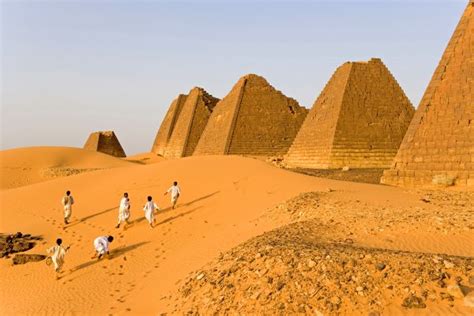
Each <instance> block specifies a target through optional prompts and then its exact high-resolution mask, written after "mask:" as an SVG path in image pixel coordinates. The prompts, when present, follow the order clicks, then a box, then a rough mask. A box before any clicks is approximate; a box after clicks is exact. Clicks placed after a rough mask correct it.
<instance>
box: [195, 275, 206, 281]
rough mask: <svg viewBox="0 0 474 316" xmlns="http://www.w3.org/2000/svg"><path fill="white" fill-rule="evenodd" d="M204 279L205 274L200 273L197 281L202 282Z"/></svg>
mask: <svg viewBox="0 0 474 316" xmlns="http://www.w3.org/2000/svg"><path fill="white" fill-rule="evenodd" d="M202 278H204V273H200V274H198V276H197V277H196V280H198V281H199V280H201V279H202Z"/></svg>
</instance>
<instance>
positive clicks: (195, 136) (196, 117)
mask: <svg viewBox="0 0 474 316" xmlns="http://www.w3.org/2000/svg"><path fill="white" fill-rule="evenodd" d="M218 101H219V99H217V98H215V97H213V96H212V95H210V94H209V93H207V92H206V91H205V90H204V89H202V88H198V87H195V88H193V89H191V91H189V94H187V95H183V94H180V95H179V96H178V98H176V99H175V100H174V101H173V102H172V103H171V106H170V108H169V110H168V112H167V114H166V116H165V118H164V119H163V122H162V123H161V126H160V129H159V130H158V133H157V135H156V138H155V142H154V144H153V147H152V152H154V153H156V154H159V155H161V156H163V157H169V158H179V157H185V156H191V155H192V154H193V152H194V149H195V148H196V145H197V143H198V141H199V138H200V137H201V134H202V132H203V130H204V128H205V126H206V124H207V121H208V120H209V117H210V115H211V113H212V110H213V109H214V107H215V105H216V103H217V102H218Z"/></svg>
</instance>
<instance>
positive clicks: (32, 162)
mask: <svg viewBox="0 0 474 316" xmlns="http://www.w3.org/2000/svg"><path fill="white" fill-rule="evenodd" d="M128 165H129V163H128V162H126V161H123V160H121V159H118V158H115V157H111V156H108V155H105V154H102V153H98V152H91V151H87V150H84V149H80V148H72V147H25V148H17V149H10V150H3V151H0V168H1V174H2V177H1V182H0V190H5V189H11V188H16V187H21V186H24V185H29V184H33V183H38V182H43V181H47V180H50V179H53V178H58V177H65V176H70V175H75V174H79V173H83V172H87V171H94V170H100V169H108V168H116V167H125V166H128Z"/></svg>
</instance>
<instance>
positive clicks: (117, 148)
mask: <svg viewBox="0 0 474 316" xmlns="http://www.w3.org/2000/svg"><path fill="white" fill-rule="evenodd" d="M84 149H87V150H92V151H98V152H101V153H104V154H107V155H111V156H115V157H120V158H123V157H126V155H125V151H124V150H123V148H122V145H120V142H119V140H118V138H117V136H116V135H115V133H114V132H113V131H102V132H94V133H92V134H91V135H89V138H88V139H87V141H86V143H85V144H84Z"/></svg>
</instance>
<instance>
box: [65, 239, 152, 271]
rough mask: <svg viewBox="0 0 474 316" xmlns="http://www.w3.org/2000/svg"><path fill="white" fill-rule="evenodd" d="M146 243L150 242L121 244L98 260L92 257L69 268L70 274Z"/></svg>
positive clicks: (112, 258)
mask: <svg viewBox="0 0 474 316" xmlns="http://www.w3.org/2000/svg"><path fill="white" fill-rule="evenodd" d="M148 243H150V242H149V241H142V242H139V243H136V244H133V245H129V246H122V247H118V248H115V249H112V250H111V251H110V254H109V255H105V257H104V258H102V259H99V260H98V259H92V260H90V261H88V262H85V263H82V264H80V265H78V266H76V267H75V268H73V269H71V274H72V273H74V272H76V271H79V270H82V269H85V268H88V267H90V266H93V265H94V264H96V263H99V262H103V261H104V260H114V259H115V258H117V257H120V256H121V255H123V254H125V253H127V252H129V251H132V250H134V249H137V248H138V247H141V246H143V245H145V244H148Z"/></svg>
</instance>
